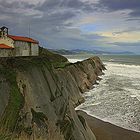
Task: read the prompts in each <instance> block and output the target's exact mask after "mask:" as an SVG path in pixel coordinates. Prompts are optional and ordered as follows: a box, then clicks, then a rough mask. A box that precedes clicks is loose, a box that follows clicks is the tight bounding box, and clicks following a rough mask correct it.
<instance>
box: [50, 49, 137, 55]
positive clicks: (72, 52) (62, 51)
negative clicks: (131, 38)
mask: <svg viewBox="0 0 140 140" xmlns="http://www.w3.org/2000/svg"><path fill="white" fill-rule="evenodd" d="M49 50H50V51H52V52H55V53H58V54H61V55H76V54H116V55H117V54H120V55H123V54H124V55H132V54H134V53H132V52H129V51H124V52H108V51H100V50H92V51H90V50H80V49H74V50H65V49H49Z"/></svg>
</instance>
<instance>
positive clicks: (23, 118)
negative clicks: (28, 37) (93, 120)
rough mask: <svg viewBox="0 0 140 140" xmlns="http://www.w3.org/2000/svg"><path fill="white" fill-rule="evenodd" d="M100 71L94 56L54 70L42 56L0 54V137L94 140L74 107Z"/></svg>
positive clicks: (98, 60)
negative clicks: (13, 56) (6, 56)
mask: <svg viewBox="0 0 140 140" xmlns="http://www.w3.org/2000/svg"><path fill="white" fill-rule="evenodd" d="M104 69H105V67H104V65H103V64H102V62H101V61H100V59H99V58H98V57H93V58H90V59H87V60H84V61H82V62H77V63H74V64H70V63H67V64H66V65H65V66H63V68H57V69H56V68H54V66H53V65H52V62H50V60H48V58H47V57H24V58H18V57H17V58H0V139H1V140H4V139H19V140H94V139H95V136H94V134H93V133H92V132H91V130H90V128H89V127H88V125H87V123H86V121H85V119H84V118H83V117H82V116H80V115H77V113H76V112H75V109H74V107H75V106H77V105H79V104H80V103H82V102H83V101H84V99H83V97H82V96H81V93H83V92H85V91H87V90H89V89H91V88H92V86H93V84H94V83H96V80H97V79H98V76H99V75H102V74H103V72H102V70H104Z"/></svg>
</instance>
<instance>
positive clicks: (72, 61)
mask: <svg viewBox="0 0 140 140" xmlns="http://www.w3.org/2000/svg"><path fill="white" fill-rule="evenodd" d="M68 60H69V62H71V63H75V62H78V61H82V59H68Z"/></svg>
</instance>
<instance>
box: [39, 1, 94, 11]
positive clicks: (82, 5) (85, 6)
mask: <svg viewBox="0 0 140 140" xmlns="http://www.w3.org/2000/svg"><path fill="white" fill-rule="evenodd" d="M55 8H59V9H61V8H66V9H67V8H71V10H72V9H74V10H80V11H82V10H84V11H91V10H94V9H95V7H94V5H92V4H91V3H90V2H88V1H86V2H82V1H80V0H46V1H45V2H44V3H43V4H42V5H41V6H40V7H38V9H39V10H41V11H48V10H49V9H53V10H54V9H55Z"/></svg>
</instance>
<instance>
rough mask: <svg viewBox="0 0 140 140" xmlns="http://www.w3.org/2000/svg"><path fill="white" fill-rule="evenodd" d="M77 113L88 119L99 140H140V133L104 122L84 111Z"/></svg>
mask: <svg viewBox="0 0 140 140" xmlns="http://www.w3.org/2000/svg"><path fill="white" fill-rule="evenodd" d="M77 113H78V114H80V115H82V116H83V117H84V118H85V119H86V121H87V123H88V125H89V127H90V128H91V130H92V131H93V133H94V134H95V136H96V139H97V140H140V132H135V131H132V130H127V129H124V128H121V127H118V126H116V125H113V124H111V123H108V122H104V121H102V120H99V119H97V118H95V117H92V116H90V115H88V114H87V113H85V112H83V111H77Z"/></svg>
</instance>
